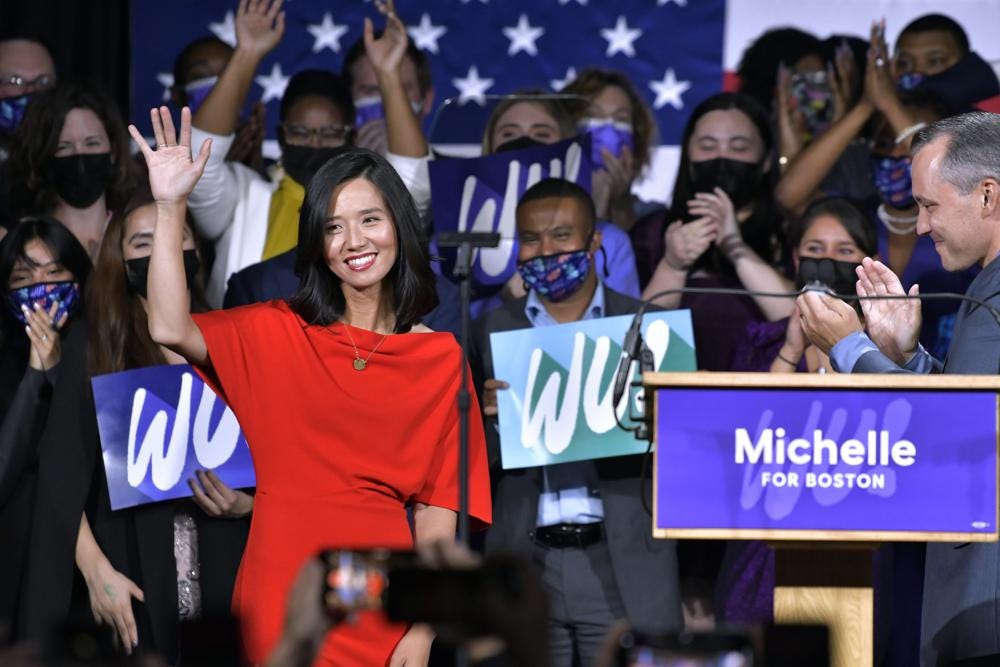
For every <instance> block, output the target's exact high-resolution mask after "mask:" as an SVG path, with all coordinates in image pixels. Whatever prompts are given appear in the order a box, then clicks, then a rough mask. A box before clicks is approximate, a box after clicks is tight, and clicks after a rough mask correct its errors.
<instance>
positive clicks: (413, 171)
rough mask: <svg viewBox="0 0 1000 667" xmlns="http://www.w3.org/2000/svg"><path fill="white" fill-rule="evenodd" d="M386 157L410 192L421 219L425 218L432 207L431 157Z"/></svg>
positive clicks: (392, 154) (393, 154) (388, 155)
mask: <svg viewBox="0 0 1000 667" xmlns="http://www.w3.org/2000/svg"><path fill="white" fill-rule="evenodd" d="M385 157H386V159H387V160H388V161H389V164H391V165H392V167H393V169H395V170H396V173H397V174H399V177H400V178H401V179H402V180H403V185H405V186H406V189H407V190H409V191H410V196H411V197H413V203H414V204H416V205H417V212H418V213H419V214H420V217H421V218H423V217H425V216H426V215H427V211H428V210H429V209H430V207H431V176H430V171H429V170H428V167H427V165H428V164H429V163H430V161H431V159H432V158H431V156H430V155H425V156H424V157H407V156H405V155H396V154H395V153H392V152H390V153H388V154H386V156H385Z"/></svg>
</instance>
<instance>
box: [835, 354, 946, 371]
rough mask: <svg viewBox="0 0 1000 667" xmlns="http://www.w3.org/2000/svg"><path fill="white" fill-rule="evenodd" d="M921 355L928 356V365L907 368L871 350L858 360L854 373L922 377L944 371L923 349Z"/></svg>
mask: <svg viewBox="0 0 1000 667" xmlns="http://www.w3.org/2000/svg"><path fill="white" fill-rule="evenodd" d="M920 352H921V353H923V354H924V355H926V357H927V358H926V360H924V361H927V362H928V363H925V364H920V365H919V366H914V365H913V364H912V363H908V364H907V367H906V368H904V367H901V366H898V365H897V364H896V363H895V362H893V361H892V360H891V359H889V357H887V356H885V355H884V354H882V353H881V352H879V351H878V350H870V351H868V352H865V353H864V354H862V355H861V356H860V357H859V358H858V360H857V361H856V362H855V363H854V367H853V368H851V372H852V373H902V374H905V375H922V374H926V373H932V374H934V373H940V372H941V370H942V365H941V362H940V361H938V360H937V359H934V358H933V357H931V356H930V355H929V354H927V353H926V352H924V351H923V349H922V348H921V350H920ZM911 367H920V368H921V370H920V371H917V370H912V369H911Z"/></svg>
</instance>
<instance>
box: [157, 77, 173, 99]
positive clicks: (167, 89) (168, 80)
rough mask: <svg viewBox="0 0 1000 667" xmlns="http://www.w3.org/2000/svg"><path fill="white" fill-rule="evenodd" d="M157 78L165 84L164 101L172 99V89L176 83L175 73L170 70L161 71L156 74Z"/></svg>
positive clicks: (162, 84) (160, 82)
mask: <svg viewBox="0 0 1000 667" xmlns="http://www.w3.org/2000/svg"><path fill="white" fill-rule="evenodd" d="M156 80H157V81H158V82H159V84H160V85H161V86H163V99H162V101H163V102H169V101H170V89H171V88H172V87H173V85H174V75H173V74H171V73H170V72H160V73H159V74H157V75H156Z"/></svg>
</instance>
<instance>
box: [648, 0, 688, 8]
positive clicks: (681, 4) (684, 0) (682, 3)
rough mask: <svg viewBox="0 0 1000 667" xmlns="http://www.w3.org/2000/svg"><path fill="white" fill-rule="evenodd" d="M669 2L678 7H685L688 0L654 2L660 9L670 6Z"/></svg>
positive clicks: (659, 0)
mask: <svg viewBox="0 0 1000 667" xmlns="http://www.w3.org/2000/svg"><path fill="white" fill-rule="evenodd" d="M671 2H676V3H677V6H678V7H687V4H688V0H656V6H657V7H662V6H663V5H666V4H670V3H671Z"/></svg>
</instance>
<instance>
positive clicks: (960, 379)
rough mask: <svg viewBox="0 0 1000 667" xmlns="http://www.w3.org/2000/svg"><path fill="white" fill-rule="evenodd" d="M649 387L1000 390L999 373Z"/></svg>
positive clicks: (712, 380) (659, 381)
mask: <svg viewBox="0 0 1000 667" xmlns="http://www.w3.org/2000/svg"><path fill="white" fill-rule="evenodd" d="M642 383H643V384H644V385H645V386H647V387H653V388H656V387H691V388H697V387H705V388H712V389H723V388H736V389H739V388H747V389H750V388H769V389H906V390H911V391H912V390H937V391H941V390H946V391H947V390H957V391H995V392H1000V376H997V375H944V374H937V375H920V374H913V375H910V374H904V373H719V372H712V371H698V372H695V373H643V376H642Z"/></svg>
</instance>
